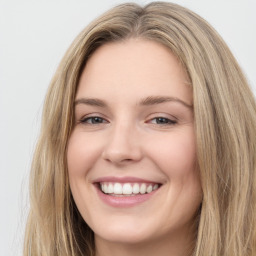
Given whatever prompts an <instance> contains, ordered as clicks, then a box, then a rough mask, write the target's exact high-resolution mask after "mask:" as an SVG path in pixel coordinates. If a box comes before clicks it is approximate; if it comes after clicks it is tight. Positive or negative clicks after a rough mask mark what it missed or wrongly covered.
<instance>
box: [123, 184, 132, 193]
mask: <svg viewBox="0 0 256 256" xmlns="http://www.w3.org/2000/svg"><path fill="white" fill-rule="evenodd" d="M123 194H124V195H131V194H132V186H131V184H130V183H125V184H124V185H123Z"/></svg>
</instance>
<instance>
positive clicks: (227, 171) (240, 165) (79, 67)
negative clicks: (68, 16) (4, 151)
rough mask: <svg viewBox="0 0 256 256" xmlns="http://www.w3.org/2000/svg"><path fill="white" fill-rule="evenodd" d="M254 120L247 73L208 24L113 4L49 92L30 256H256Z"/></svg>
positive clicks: (188, 15) (185, 14)
mask: <svg viewBox="0 0 256 256" xmlns="http://www.w3.org/2000/svg"><path fill="white" fill-rule="evenodd" d="M255 127H256V106H255V100H254V98H253V95H252V92H251V91H250V89H249V87H248V85H247V82H246V80H245V78H244V75H243V74H242V72H241V70H240V68H239V66H238V64H237V62H236V60H235V59H234V57H233V56H232V54H231V53H230V51H229V49H228V48H227V46H226V45H225V43H224V42H223V40H222V39H221V38H220V36H219V35H218V34H217V33H216V32H215V31H214V30H213V28H211V27H210V26H209V25H208V24H207V23H206V22H205V21H204V20H203V19H202V18H200V17H199V16H197V15H196V14H194V13H193V12H191V11H189V10H187V9H185V8H183V7H180V6H178V5H175V4H170V3H163V2H156V3H151V4H149V5H147V6H145V7H140V6H138V5H136V4H123V5H120V6H117V7H115V8H113V9H112V10H110V11H109V12H107V13H105V14H104V15H102V16H101V17H100V18H98V19H97V20H95V21H94V22H93V23H91V24H90V25H89V26H88V27H87V28H86V29H85V30H84V31H82V33H81V34H80V35H79V36H78V37H77V39H76V40H75V41H74V43H73V44H72V45H71V47H70V48H69V50H68V51H67V53H66V55H65V57H64V58H63V60H62V62H61V64H60V66H59V69H58V70H57V72H56V75H55V76H54V78H53V80H52V83H51V86H50V88H49V91H48V94H47V97H46V101H45V107H44V114H43V120H42V130H41V136H40V138H39V142H38V145H37V148H36V152H35V156H34V161H33V165H32V172H31V190H30V191H31V194H30V197H31V210H30V215H29V218H28V223H27V231H26V241H25V249H24V255H33V256H34V255H47V256H48V255H62V256H63V255H73V256H75V255H97V256H101V255H163V256H164V255H186V256H187V255H193V256H199V255H200V256H205V255H207V256H220V255H223V256H245V255H247V256H252V255H255V253H256V248H255V245H256V243H255V242H256V240H255V239H256V234H255V226H256V223H255V219H256V218H255V214H254V213H255V210H256V209H255V208H256V207H255V206H256V203H255V187H256V179H255V170H256V140H255V138H256V129H255Z"/></svg>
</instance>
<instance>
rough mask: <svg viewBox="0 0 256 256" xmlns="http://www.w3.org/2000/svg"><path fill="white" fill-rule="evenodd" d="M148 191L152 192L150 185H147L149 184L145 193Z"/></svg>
mask: <svg viewBox="0 0 256 256" xmlns="http://www.w3.org/2000/svg"><path fill="white" fill-rule="evenodd" d="M150 192H152V185H149V186H148V187H147V193H150Z"/></svg>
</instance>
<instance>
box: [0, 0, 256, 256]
mask: <svg viewBox="0 0 256 256" xmlns="http://www.w3.org/2000/svg"><path fill="white" fill-rule="evenodd" d="M122 2H124V1H114V0H113V1H112V0H91V1H88V0H84V1H81V0H80V1H78V0H77V1H70V0H69V1H67V0H55V1H54V0H51V1H50V0H45V1H32V0H31V1H24V0H20V1H19V0H16V1H12V0H6V1H4V0H0V256H9V255H12V256H18V255H22V240H23V233H24V226H25V220H26V215H27V212H28V205H29V203H28V175H29V169H30V163H31V159H32V155H33V150H34V147H35V143H36V138H37V135H38V131H39V127H40V117H41V111H42V105H43V101H44V96H45V93H46V90H47V87H48V85H49V82H50V80H51V77H52V76H53V74H54V72H55V70H56V68H57V66H58V63H59V62H60V60H61V58H62V56H63V54H64V52H65V51H66V49H67V48H68V46H69V45H70V44H71V42H72V41H73V39H74V38H75V36H76V35H77V34H78V33H79V32H80V31H81V30H82V29H83V28H84V27H85V26H86V25H87V24H88V23H89V22H90V21H91V20H92V19H94V18H95V17H97V16H98V15H99V14H101V13H102V12H104V11H105V10H107V9H109V8H110V7H113V6H114V5H116V4H118V3H122ZM135 2H137V3H140V4H146V3H148V2H149V1H142V0H141V1H135ZM173 2H176V3H180V4H181V5H184V6H186V7H188V8H190V9H192V10H194V11H195V12H197V13H198V14H200V15H201V16H202V17H204V18H205V19H206V20H208V21H209V22H210V23H211V24H212V25H213V27H215V28H216V29H217V31H218V32H219V33H220V34H221V35H222V37H223V38H224V40H225V41H226V42H227V44H228V45H229V46H230V48H231V50H232V52H233V54H234V55H235V57H236V58H237V60H238V62H239V63H240V65H241V67H242V69H243V70H244V72H245V74H246V76H247V78H248V80H249V83H250V85H251V87H252V88H253V91H254V93H255V94H256V70H255V67H256V50H255V49H256V48H255V46H256V17H255V11H256V1H255V0H215V1H212V0H187V1H185V0H184V1H178V0H176V1H173Z"/></svg>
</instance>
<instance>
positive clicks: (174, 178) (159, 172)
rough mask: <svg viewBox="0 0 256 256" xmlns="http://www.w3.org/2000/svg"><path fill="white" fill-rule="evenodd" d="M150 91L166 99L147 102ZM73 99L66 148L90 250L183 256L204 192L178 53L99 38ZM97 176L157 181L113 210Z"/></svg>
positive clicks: (188, 92)
mask: <svg viewBox="0 0 256 256" xmlns="http://www.w3.org/2000/svg"><path fill="white" fill-rule="evenodd" d="M148 97H151V98H152V97H170V99H169V100H167V101H166V100H165V101H163V102H154V104H152V102H149V101H148V102H147V103H146V104H145V99H147V98H148ZM84 98H89V99H91V98H93V99H95V98H96V99H100V100H102V101H104V102H105V106H100V105H99V104H98V105H99V106H98V105H95V104H92V103H91V102H90V103H88V101H87V102H86V101H85V100H82V99H84ZM142 101H143V102H144V104H142ZM76 103H77V104H76V107H75V119H76V124H75V127H74V130H73V132H72V134H71V137H70V140H69V145H68V153H67V160H68V171H69V179H70V187H71V191H72V194H73V197H74V200H75V202H76V205H77V207H78V209H79V211H80V213H81V215H82V216H83V218H84V220H85V221H86V222H87V224H88V225H89V226H90V227H91V229H92V230H93V231H94V233H95V243H96V255H97V256H102V255H112V256H115V255H116V256H117V255H119V256H120V255H122V256H125V255H140V256H141V255H147V256H148V255H162V256H165V255H168V256H171V255H175V256H178V255H179V256H182V255H189V253H188V251H189V249H190V248H191V245H193V235H194V232H195V225H194V223H195V215H196V212H197V210H198V208H199V206H200V203H201V198H202V192H201V185H200V180H199V175H198V170H197V169H196V146H195V132H194V120H193V107H192V104H193V98H192V89H191V86H190V85H189V79H188V77H187V75H186V73H185V71H184V69H183V67H182V65H181V64H180V63H179V62H178V60H177V58H176V57H175V56H174V55H173V54H172V53H171V51H170V50H169V49H167V48H166V47H164V46H162V45H161V44H159V43H156V42H152V41H147V40H143V39H129V40H127V41H125V42H118V43H109V44H105V45H103V46H101V47H100V48H99V49H97V51H96V52H95V53H94V54H93V55H92V56H91V58H90V59H89V60H88V62H87V64H86V67H85V69H84V70H83V72H82V75H81V78H80V82H79V86H78V91H77V95H76ZM95 116H96V117H99V118H98V119H95V118H94V119H92V118H90V117H95ZM159 117H163V118H164V119H159ZM103 176H114V177H124V176H132V177H136V178H142V179H147V180H151V181H155V182H157V183H161V184H162V186H161V187H160V188H159V189H158V190H157V191H156V192H155V194H154V195H153V196H152V197H151V198H150V199H149V200H147V201H145V202H143V203H140V204H138V205H135V206H132V207H126V208H125V207H124V208H122V207H121V208H116V207H112V206H109V205H107V204H105V203H104V202H103V201H102V200H101V199H100V198H99V196H98V193H97V191H96V190H97V189H96V187H95V185H94V184H93V182H94V180H95V179H98V178H100V177H103Z"/></svg>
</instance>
